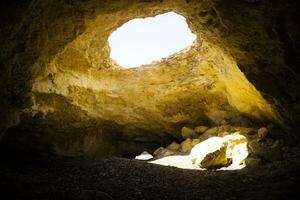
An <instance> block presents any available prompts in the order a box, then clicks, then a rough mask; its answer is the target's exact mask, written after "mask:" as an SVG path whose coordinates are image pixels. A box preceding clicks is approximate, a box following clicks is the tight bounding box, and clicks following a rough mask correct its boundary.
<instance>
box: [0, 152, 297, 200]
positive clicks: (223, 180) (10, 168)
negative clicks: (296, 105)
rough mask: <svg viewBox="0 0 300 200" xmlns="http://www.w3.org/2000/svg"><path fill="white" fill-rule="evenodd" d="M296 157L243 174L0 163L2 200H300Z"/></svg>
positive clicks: (116, 164) (114, 162)
mask: <svg viewBox="0 0 300 200" xmlns="http://www.w3.org/2000/svg"><path fill="white" fill-rule="evenodd" d="M294 152H295V151H294ZM296 152H297V153H295V155H293V156H291V157H290V158H288V159H286V160H284V161H281V162H275V163H272V164H265V165H261V166H255V167H252V168H247V167H246V168H244V169H242V170H237V171H211V170H203V171H199V170H186V169H179V168H175V167H166V166H159V165H154V164H149V163H146V162H142V161H136V160H130V159H125V158H114V157H112V158H105V159H88V158H82V157H73V158H72V157H62V158H51V159H35V158H30V159H29V158H22V159H20V160H16V159H15V160H13V159H10V161H6V162H2V163H1V164H0V188H1V199H6V198H2V197H3V196H5V197H7V198H8V199H97V198H98V199H115V200H116V199H122V200H125V199H151V200H152V199H253V200H254V199H255V200H257V199H278V200H279V199H280V200H281V199H287V200H291V199H299V197H300V190H299V185H300V179H299V178H298V177H299V175H300V153H299V152H300V151H299V148H297V150H296ZM12 160H13V161H12ZM96 197H97V198H96Z"/></svg>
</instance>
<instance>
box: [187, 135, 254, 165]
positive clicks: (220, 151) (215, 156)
mask: <svg viewBox="0 0 300 200" xmlns="http://www.w3.org/2000/svg"><path fill="white" fill-rule="evenodd" d="M247 156H248V149H247V139H246V138H245V137H244V136H242V135H239V134H237V133H235V134H230V135H226V136H224V137H223V138H222V137H211V138H209V139H207V140H205V141H203V142H201V143H200V144H198V145H196V146H195V147H194V148H193V149H192V150H191V154H190V160H191V162H192V163H193V164H194V165H196V166H198V167H200V168H207V169H210V168H220V167H222V166H228V165H232V166H237V167H239V166H240V165H243V164H244V160H245V159H246V158H247Z"/></svg>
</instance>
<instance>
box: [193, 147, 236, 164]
mask: <svg viewBox="0 0 300 200" xmlns="http://www.w3.org/2000/svg"><path fill="white" fill-rule="evenodd" d="M228 164H231V162H230V160H229V159H227V156H226V146H222V147H221V148H220V149H218V150H216V151H214V152H212V153H209V154H207V155H206V156H205V157H204V159H203V160H202V161H201V162H200V164H199V167H200V168H206V169H214V168H220V167H222V166H226V165H228Z"/></svg>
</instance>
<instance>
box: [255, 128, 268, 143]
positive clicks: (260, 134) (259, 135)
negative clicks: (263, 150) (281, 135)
mask: <svg viewBox="0 0 300 200" xmlns="http://www.w3.org/2000/svg"><path fill="white" fill-rule="evenodd" d="M268 132H269V131H268V129H267V128H266V127H262V128H260V129H258V131H257V141H261V140H262V139H264V138H265V137H266V136H267V134H268Z"/></svg>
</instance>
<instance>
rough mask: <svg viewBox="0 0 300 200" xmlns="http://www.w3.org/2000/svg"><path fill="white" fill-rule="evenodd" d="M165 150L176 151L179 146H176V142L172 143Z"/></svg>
mask: <svg viewBox="0 0 300 200" xmlns="http://www.w3.org/2000/svg"><path fill="white" fill-rule="evenodd" d="M167 149H169V150H171V151H178V150H179V149H180V144H178V143H177V142H172V143H171V144H169V145H168V146H167Z"/></svg>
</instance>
